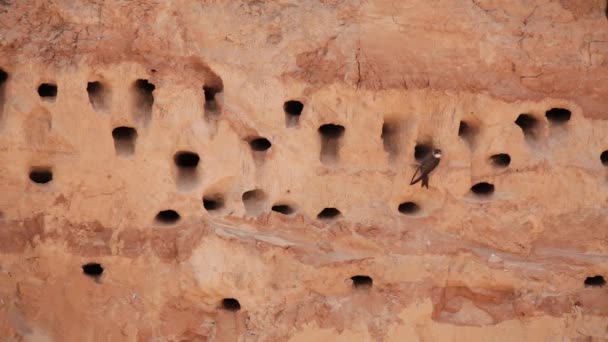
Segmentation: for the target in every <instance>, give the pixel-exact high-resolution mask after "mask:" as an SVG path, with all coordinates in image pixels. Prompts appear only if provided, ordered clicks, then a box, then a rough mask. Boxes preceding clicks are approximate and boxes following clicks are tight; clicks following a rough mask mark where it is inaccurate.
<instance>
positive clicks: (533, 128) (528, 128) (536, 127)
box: [515, 113, 540, 139]
mask: <svg viewBox="0 0 608 342" xmlns="http://www.w3.org/2000/svg"><path fill="white" fill-rule="evenodd" d="M515 124H516V125H517V126H519V128H521V130H522V132H523V133H524V137H525V138H527V139H536V138H537V137H538V136H539V134H540V122H539V120H538V119H537V118H536V117H535V116H534V115H532V114H525V113H524V114H519V116H518V117H517V119H516V120H515Z"/></svg>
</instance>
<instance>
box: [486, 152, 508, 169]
mask: <svg viewBox="0 0 608 342" xmlns="http://www.w3.org/2000/svg"><path fill="white" fill-rule="evenodd" d="M490 161H491V162H492V165H494V166H496V167H500V168H503V167H507V166H509V164H511V156H509V155H508V154H506V153H498V154H494V155H492V156H490Z"/></svg>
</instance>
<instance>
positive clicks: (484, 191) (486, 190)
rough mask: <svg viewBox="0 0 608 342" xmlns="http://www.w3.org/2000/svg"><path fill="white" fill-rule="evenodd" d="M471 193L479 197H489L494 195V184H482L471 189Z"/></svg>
mask: <svg viewBox="0 0 608 342" xmlns="http://www.w3.org/2000/svg"><path fill="white" fill-rule="evenodd" d="M471 192H472V193H473V194H475V195H477V196H479V197H488V196H490V195H492V194H494V184H491V183H487V182H481V183H477V184H475V185H473V186H472V187H471Z"/></svg>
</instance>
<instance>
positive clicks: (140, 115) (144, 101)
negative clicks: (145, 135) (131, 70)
mask: <svg viewBox="0 0 608 342" xmlns="http://www.w3.org/2000/svg"><path fill="white" fill-rule="evenodd" d="M133 88H134V90H135V110H134V118H135V119H136V120H139V121H141V122H143V123H144V124H146V125H147V124H148V123H149V122H150V119H151V117H152V106H153V105H154V94H153V92H154V89H156V86H155V85H154V84H152V83H150V82H149V81H148V80H144V79H139V80H137V81H135V84H134V85H133Z"/></svg>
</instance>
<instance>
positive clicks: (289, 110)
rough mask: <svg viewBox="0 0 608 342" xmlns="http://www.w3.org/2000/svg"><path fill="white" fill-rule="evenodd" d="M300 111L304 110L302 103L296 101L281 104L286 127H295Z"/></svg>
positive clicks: (298, 120) (298, 121)
mask: <svg viewBox="0 0 608 342" xmlns="http://www.w3.org/2000/svg"><path fill="white" fill-rule="evenodd" d="M302 110H304V104H303V103H302V102H300V101H296V100H289V101H285V103H283V111H284V112H285V125H286V126H287V127H293V126H297V125H298V124H299V123H300V115H302Z"/></svg>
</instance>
